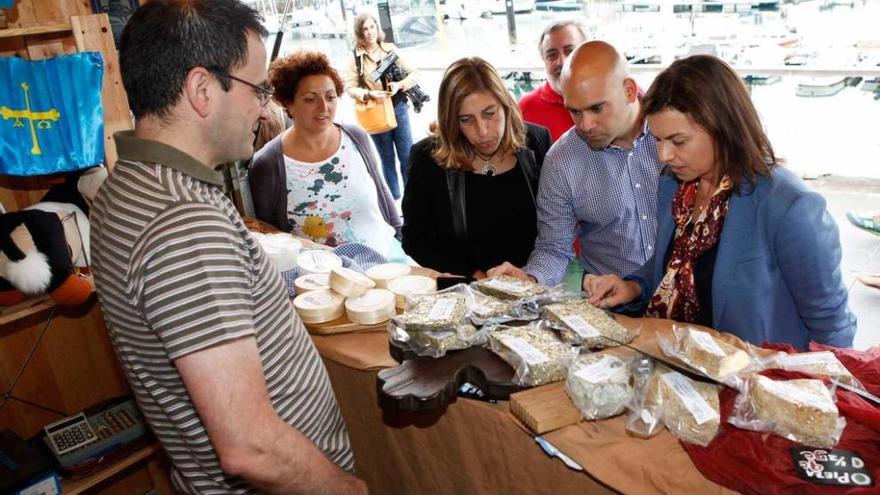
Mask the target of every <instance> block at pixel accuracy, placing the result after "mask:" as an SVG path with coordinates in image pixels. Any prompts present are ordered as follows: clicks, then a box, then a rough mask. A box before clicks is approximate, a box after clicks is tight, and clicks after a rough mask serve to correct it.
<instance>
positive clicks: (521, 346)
mask: <svg viewBox="0 0 880 495" xmlns="http://www.w3.org/2000/svg"><path fill="white" fill-rule="evenodd" d="M498 340H500V341H501V342H503V343H504V345H506V346H507V347H509V348H510V350H512V351H513V352H515V353H516V354H518V355H519V356H520V357H521V358H522V359H523V361H525V362H526V363H527V364H529V365H536V364H541V363H546V362H547V361H550V357H549V356H547V355H546V354H544V353H543V352H541V351H540V350H538V349H537V348H535V346H533V345H532V344H529V343H528V342H526V341H525V340H523V339H521V338H519V337H513V336H511V335H501V336H499V337H498Z"/></svg>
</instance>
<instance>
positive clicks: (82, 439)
mask: <svg viewBox="0 0 880 495" xmlns="http://www.w3.org/2000/svg"><path fill="white" fill-rule="evenodd" d="M43 429H44V430H45V431H46V439H47V442H46V443H48V444H49V447H51V448H52V451H53V452H54V453H55V455H56V456H59V455H61V454H65V453H67V452H70V451H71V450H75V449H78V448H80V447H85V446H86V445H89V444H92V443H95V442H97V441H98V436H97V435H96V434H95V430H94V429H93V428H92V425H91V424H90V423H89V421H88V419H86V415H85V414H84V413H79V414H74V415H73V416H69V417H66V418H64V419H62V420H60V421H56V422H54V423H52V424H50V425H46V426H45V427H44V428H43Z"/></svg>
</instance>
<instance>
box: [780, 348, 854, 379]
mask: <svg viewBox="0 0 880 495" xmlns="http://www.w3.org/2000/svg"><path fill="white" fill-rule="evenodd" d="M764 367H765V368H780V369H784V370H788V371H799V372H801V373H807V374H810V375H814V376H817V377H822V378H833V379H835V380H837V381H839V382H840V383H845V384H847V385H853V386H856V387H859V388H863V387H862V384H861V383H859V381H858V380H856V378H855V377H854V376H852V373H850V372H849V370H848V369H846V366H844V365H843V363H841V362H840V360H839V359H837V356H835V355H834V353H833V352H831V351H820V352H803V353H799V354H786V353H784V352H780V353H778V354H774V355H772V356H771V357H770V359H769V360H768V361H767V362H766V363H764Z"/></svg>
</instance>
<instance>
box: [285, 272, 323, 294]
mask: <svg viewBox="0 0 880 495" xmlns="http://www.w3.org/2000/svg"><path fill="white" fill-rule="evenodd" d="M293 287H294V289H296V293H297V295H299V294H305V293H306V292H309V291H313V290H320V289H329V288H330V274H327V273H312V274H311V275H301V276H299V277H296V280H294V281H293Z"/></svg>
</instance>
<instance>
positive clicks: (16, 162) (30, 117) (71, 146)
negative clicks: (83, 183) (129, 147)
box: [0, 52, 104, 175]
mask: <svg viewBox="0 0 880 495" xmlns="http://www.w3.org/2000/svg"><path fill="white" fill-rule="evenodd" d="M103 75H104V60H103V59H102V58H101V54H100V53H98V52H81V53H75V54H72V55H62V56H60V57H56V58H53V59H48V60H37V61H33V62H31V61H28V60H22V59H20V58H17V57H3V58H0V174H4V175H42V174H51V173H55V172H66V171H70V170H78V169H82V168H88V167H91V166H93V165H97V164H99V163H102V162H103V161H104V109H103V107H102V106H101V81H102V78H103Z"/></svg>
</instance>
